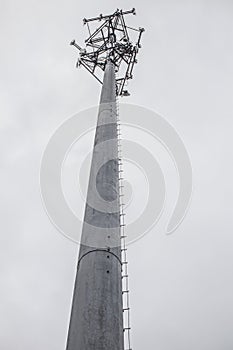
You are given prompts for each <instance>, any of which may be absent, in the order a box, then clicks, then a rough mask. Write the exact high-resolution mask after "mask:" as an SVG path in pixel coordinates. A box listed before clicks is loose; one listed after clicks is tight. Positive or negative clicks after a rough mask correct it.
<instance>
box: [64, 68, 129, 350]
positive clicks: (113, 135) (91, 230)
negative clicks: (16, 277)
mask: <svg viewBox="0 0 233 350" xmlns="http://www.w3.org/2000/svg"><path fill="white" fill-rule="evenodd" d="M117 156H118V153H117V115H116V91H115V70H114V66H113V64H112V63H110V62H108V63H107V65H106V69H105V75H104V84H103V87H102V93H101V98H100V107H99V113H98V121H97V128H96V135H95V142H94V150H93V157H92V163H91V172H90V179H89V186H88V193H87V204H86V210H85V217H84V224H83V231H82V240H81V246H80V251H79V259H78V266H77V275H76V280H75V287H74V294H73V304H72V311H71V319H70V327H69V334H68V340H67V348H66V349H67V350H123V348H124V345H123V313H122V279H121V249H120V213H119V211H120V209H119V184H118V182H119V179H118V178H119V173H118V160H117Z"/></svg>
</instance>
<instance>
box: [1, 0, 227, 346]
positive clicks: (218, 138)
mask: <svg viewBox="0 0 233 350" xmlns="http://www.w3.org/2000/svg"><path fill="white" fill-rule="evenodd" d="M116 7H118V8H124V9H131V8H132V7H136V9H137V14H138V16H137V17H134V18H133V24H135V25H136V26H143V27H145V28H146V32H145V35H144V37H143V49H142V51H141V53H140V56H139V64H138V65H137V66H136V69H135V74H134V80H133V81H132V82H131V83H130V90H131V97H129V98H128V99H127V100H125V102H129V103H133V104H139V105H142V106H145V107H148V108H150V109H153V110H155V111H157V112H159V113H160V114H161V115H163V116H164V117H165V118H166V119H167V120H168V121H169V122H170V123H171V124H172V125H173V126H174V127H175V128H176V130H177V131H178V133H179V135H180V136H181V137H182V139H183V141H184V143H185V145H186V148H187V150H188V152H189V154H190V158H191V161H192V166H193V173H194V193H193V199H192V203H191V206H190V210H189V213H188V215H187V217H186V218H185V220H184V222H183V223H182V225H181V226H180V227H179V228H178V230H177V231H176V232H175V233H174V234H173V235H171V236H166V235H165V233H164V227H165V225H166V223H167V221H168V217H169V215H168V214H169V209H167V211H166V210H165V214H164V216H163V217H162V218H161V221H160V223H159V224H158V225H157V226H156V228H155V229H154V230H153V231H151V232H150V233H149V234H147V235H146V236H145V237H144V238H143V239H141V240H139V241H138V242H137V243H135V244H133V245H131V246H130V248H129V271H130V291H131V294H130V295H131V307H132V340H133V349H134V350H141V349H159V350H171V349H172V350H186V349H187V348H188V349H189V350H197V349H198V350H220V349H221V350H232V348H233V303H232V295H233V281H232V268H233V254H232V246H233V235H232V232H233V230H232V229H233V215H232V196H233V187H232V178H233V165H232V164H233V163H232V146H233V145H232V127H233V119H232V109H233V99H232V89H233V63H232V62H233V2H232V1H231V0H218V1H217V0H209V1H208V0H190V1H188V0H170V1H169V0H154V1H152V0H150V1H148V0H145V1H139V0H135V1H127V0H124V1H113V0H108V1H106V0H99V1H98V2H97V1H96V2H91V1H89V2H87V1H85V2H84V1H82V2H81V1H79V0H77V1H73V0H71V1H64V0H58V1H54V0H47V1H45V0H42V1H35V0H31V1H28V0H22V1H18V2H17V1H12V0H2V1H1V11H0V23H1V24H0V26H1V30H0V36H1V57H0V70H1V79H0V91H1V106H0V108H1V123H0V134H1V136H0V154H1V162H0V169H1V171H0V191H1V192H0V197H1V203H0V210H1V222H2V230H1V231H2V233H1V244H0V259H1V261H0V271H1V273H0V276H1V277H0V291H1V292H0V293H1V299H0V300H1V303H0V315H1V316H0V348H1V349H3V350H15V349H17V350H29V349H33V350H42V349H43V350H64V349H65V342H66V335H67V329H68V321H69V312H70V303H71V296H72V290H73V283H74V275H75V266H76V261H77V252H78V246H77V245H76V244H74V243H72V242H71V241H69V240H68V239H66V238H65V237H63V236H62V235H61V234H60V233H58V231H57V230H56V228H55V227H54V226H53V225H52V224H51V222H50V221H49V219H48V217H47V215H46V213H45V211H44V208H43V205H42V202H41V197H40V188H39V169H40V160H41V157H42V154H43V150H44V148H45V147H46V144H47V142H48V140H49V137H50V136H51V135H52V133H53V132H54V131H55V129H56V128H57V127H58V126H59V125H60V124H61V123H62V122H63V121H64V120H66V119H67V118H68V117H70V116H72V115H73V114H75V113H77V112H79V111H80V110H82V109H85V108H88V107H90V106H93V105H96V103H97V102H98V99H99V93H100V86H99V85H98V84H97V82H96V81H95V80H94V79H93V78H92V77H91V76H90V75H88V73H87V72H86V71H85V70H76V69H75V62H76V56H77V54H76V52H75V50H74V48H72V47H70V46H69V42H70V41H71V40H72V39H74V38H76V39H77V41H78V42H80V44H82V42H83V39H84V37H85V34H86V32H85V28H83V26H82V18H83V17H89V16H90V17H91V16H95V15H98V14H99V13H103V14H105V13H107V14H108V13H111V12H113V11H114V10H115V9H116ZM151 151H152V152H153V151H154V152H155V150H151ZM169 171H170V170H169ZM129 173H130V172H129ZM174 176H175V173H174ZM168 180H169V179H168ZM129 181H130V179H129ZM169 181H170V184H169V185H168V188H171V189H172V188H173V185H172V178H171V176H170V180H169ZM176 181H177V180H174V186H176V185H175V183H176ZM168 196H169V193H168ZM135 198H136V197H135Z"/></svg>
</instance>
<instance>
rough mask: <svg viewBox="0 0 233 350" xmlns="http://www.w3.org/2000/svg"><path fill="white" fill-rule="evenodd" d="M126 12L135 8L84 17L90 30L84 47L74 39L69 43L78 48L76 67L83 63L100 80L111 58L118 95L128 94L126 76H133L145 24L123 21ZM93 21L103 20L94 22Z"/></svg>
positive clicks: (132, 11) (133, 12)
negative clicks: (138, 26)
mask: <svg viewBox="0 0 233 350" xmlns="http://www.w3.org/2000/svg"><path fill="white" fill-rule="evenodd" d="M129 14H132V15H136V11H135V8H133V9H132V10H129V11H123V10H119V9H117V10H116V11H115V12H114V13H113V14H111V15H102V14H100V15H99V16H98V17H94V18H89V19H87V18H84V20H83V23H84V25H86V26H87V28H88V34H89V37H88V38H87V39H86V40H85V48H82V47H80V46H79V45H78V44H77V43H76V42H75V40H73V41H71V43H70V44H71V45H73V46H75V47H76V48H77V49H78V50H79V58H78V62H77V67H79V66H83V67H85V68H86V69H87V70H88V71H89V72H90V73H91V74H92V75H93V76H94V77H95V78H96V79H97V80H98V81H99V82H100V83H101V84H103V72H104V71H105V67H106V64H107V61H108V60H111V62H113V64H114V66H115V71H116V73H117V77H116V93H117V95H118V96H129V92H128V91H127V90H126V89H125V87H126V84H127V82H128V80H130V79H132V78H133V74H132V73H133V69H134V65H135V64H136V63H137V59H136V57H137V54H138V52H139V49H140V48H141V37H142V33H143V32H144V31H145V30H144V28H138V29H137V28H132V27H129V26H127V25H126V21H125V17H126V16H127V15H129ZM96 22H98V23H99V22H102V23H101V24H100V25H98V26H97V25H96ZM94 25H95V28H94V27H93V26H94ZM133 39H134V41H133Z"/></svg>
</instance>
